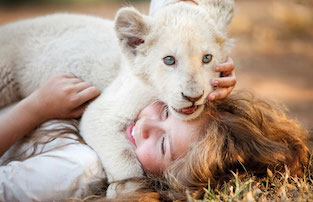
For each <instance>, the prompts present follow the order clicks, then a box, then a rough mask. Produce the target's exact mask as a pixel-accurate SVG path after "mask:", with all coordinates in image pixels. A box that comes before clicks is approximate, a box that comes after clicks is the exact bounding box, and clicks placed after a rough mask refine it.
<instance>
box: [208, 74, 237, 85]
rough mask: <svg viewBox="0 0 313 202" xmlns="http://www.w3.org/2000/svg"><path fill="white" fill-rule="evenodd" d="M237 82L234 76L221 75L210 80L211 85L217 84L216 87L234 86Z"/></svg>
mask: <svg viewBox="0 0 313 202" xmlns="http://www.w3.org/2000/svg"><path fill="white" fill-rule="evenodd" d="M236 83H237V80H236V77H234V76H232V77H222V78H216V79H213V80H212V81H211V85H212V86H218V87H231V86H235V85H236Z"/></svg>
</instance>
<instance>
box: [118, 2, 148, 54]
mask: <svg viewBox="0 0 313 202" xmlns="http://www.w3.org/2000/svg"><path fill="white" fill-rule="evenodd" d="M115 31H116V34H117V37H118V39H119V41H120V43H121V46H122V48H123V49H124V51H126V52H127V53H130V54H133V55H136V48H137V46H139V45H141V44H143V43H144V42H145V36H146V35H147V34H148V33H149V25H148V22H147V17H144V16H143V15H142V14H141V13H139V12H138V11H137V10H136V9H134V8H131V7H128V8H122V9H120V10H119V11H118V13H117V17H116V18H115Z"/></svg>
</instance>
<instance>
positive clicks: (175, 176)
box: [100, 92, 310, 201]
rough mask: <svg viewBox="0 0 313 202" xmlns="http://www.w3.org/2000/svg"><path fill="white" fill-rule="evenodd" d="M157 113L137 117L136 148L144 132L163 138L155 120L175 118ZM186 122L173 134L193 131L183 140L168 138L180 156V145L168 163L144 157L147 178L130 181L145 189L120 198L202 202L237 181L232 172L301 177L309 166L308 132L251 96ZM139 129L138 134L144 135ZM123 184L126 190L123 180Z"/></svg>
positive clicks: (211, 106)
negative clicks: (208, 192) (195, 200)
mask: <svg viewBox="0 0 313 202" xmlns="http://www.w3.org/2000/svg"><path fill="white" fill-rule="evenodd" d="M145 110H146V109H145ZM145 110H144V111H145ZM154 110H155V114H154V115H155V116H152V118H151V117H150V118H148V117H145V114H140V115H139V120H138V121H137V123H136V128H135V133H134V137H135V140H136V141H135V143H136V144H137V142H139V146H137V148H136V150H140V149H139V148H140V147H142V145H141V144H142V143H141V141H142V139H144V138H148V135H147V134H146V133H148V134H149V138H150V139H153V138H157V137H159V138H160V136H161V137H162V135H160V134H162V133H158V132H157V128H158V125H155V120H157V121H156V122H157V123H158V121H160V122H164V120H166V121H170V119H171V118H172V117H171V114H168V113H164V112H162V108H157V106H155V107H154ZM158 110H159V111H158ZM141 113H144V112H141ZM150 114H152V113H150ZM158 114H159V118H157V117H158ZM143 118H144V120H142V119H143ZM145 119H148V120H145ZM149 120H150V122H149ZM153 120H154V121H153ZM138 122H139V123H138ZM148 123H150V124H153V125H152V126H153V127H152V126H151V125H150V130H149V131H147V129H146V126H147V124H148ZM188 124H190V125H191V126H192V127H191V128H192V130H191V128H184V127H182V126H179V130H178V131H175V132H183V131H184V132H183V133H184V134H185V133H188V132H189V135H187V136H184V135H183V138H182V139H179V137H178V136H180V135H177V136H175V135H173V134H169V135H166V137H170V138H169V139H171V138H172V140H171V141H172V142H174V143H176V145H178V147H179V148H178V150H179V154H180V155H179V156H178V157H177V156H176V155H177V154H176V153H175V151H177V147H176V148H175V150H174V154H170V156H171V157H173V156H174V159H175V160H171V161H170V162H171V163H169V164H168V161H167V158H166V155H165V159H163V160H162V161H161V162H163V164H160V163H159V161H158V160H157V159H158V158H154V159H156V160H154V162H152V159H150V161H144V160H146V159H145V158H143V160H141V162H144V163H146V166H147V168H148V169H146V173H147V177H145V178H142V179H132V180H133V181H137V182H141V183H142V188H141V190H138V191H137V192H136V193H132V194H129V195H124V196H119V197H120V199H121V200H126V199H127V200H133V201H140V200H146V201H148V200H152V199H158V200H161V201H174V200H182V201H186V200H187V193H189V194H190V195H191V196H193V197H195V198H199V199H201V198H202V197H203V196H204V194H205V190H204V189H205V188H207V187H208V185H210V187H211V188H213V187H214V186H215V185H217V184H223V182H224V181H225V180H227V179H229V178H231V177H233V175H232V172H238V174H239V175H241V174H244V173H246V172H253V173H254V174H256V175H257V176H264V175H266V174H267V169H271V170H272V171H273V172H274V171H281V172H282V171H284V169H285V167H284V166H285V165H286V166H287V167H288V169H289V171H290V174H291V175H292V176H295V175H297V176H298V177H301V176H303V175H304V170H305V169H307V168H308V165H309V159H310V152H309V150H308V148H307V146H306V145H305V142H306V138H307V135H308V134H307V131H306V130H304V129H303V128H302V127H301V126H300V125H299V124H298V123H297V122H296V121H294V120H292V119H289V118H287V117H286V114H285V112H284V110H282V109H281V108H280V107H279V106H275V105H273V104H269V103H267V102H266V101H264V100H260V99H256V98H254V97H253V96H252V95H251V94H249V93H245V92H239V93H238V92H237V93H234V94H232V95H230V96H229V97H228V98H226V99H223V100H216V101H214V102H209V103H208V104H207V106H206V108H205V111H204V112H203V113H202V114H201V116H200V117H198V118H197V119H196V120H194V121H192V122H191V123H188ZM161 125H162V124H161ZM138 128H139V129H138ZM159 130H160V128H159ZM136 131H140V134H141V137H138V134H137V132H136ZM176 138H178V139H176ZM165 139H166V138H165ZM146 141H148V140H146ZM150 141H153V140H150ZM166 141H168V140H165V142H166ZM185 141H187V142H188V143H186V142H185ZM162 142H163V141H162ZM164 145H166V146H165V148H164V151H166V152H165V153H168V152H167V151H168V150H170V152H169V153H172V150H171V144H168V143H164ZM137 155H138V158H139V159H140V158H141V157H140V155H141V153H140V151H139V152H138V151H137ZM176 157H177V158H176ZM149 166H152V167H149ZM120 184H121V186H122V185H123V182H120ZM147 197H151V198H150V199H147ZM100 201H101V200H100Z"/></svg>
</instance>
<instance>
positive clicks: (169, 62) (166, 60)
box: [163, 56, 175, 65]
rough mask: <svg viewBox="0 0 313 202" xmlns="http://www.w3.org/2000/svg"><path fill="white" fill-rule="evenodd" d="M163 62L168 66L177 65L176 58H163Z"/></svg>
mask: <svg viewBox="0 0 313 202" xmlns="http://www.w3.org/2000/svg"><path fill="white" fill-rule="evenodd" d="M163 62H164V64H166V65H174V64H175V58H174V57H173V56H166V57H165V58H163Z"/></svg>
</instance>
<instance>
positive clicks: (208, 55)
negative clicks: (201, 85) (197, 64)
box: [202, 54, 213, 64]
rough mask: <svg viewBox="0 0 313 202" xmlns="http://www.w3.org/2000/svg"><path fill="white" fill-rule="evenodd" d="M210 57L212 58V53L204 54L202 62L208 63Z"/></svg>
mask: <svg viewBox="0 0 313 202" xmlns="http://www.w3.org/2000/svg"><path fill="white" fill-rule="evenodd" d="M212 58H213V55H211V54H206V55H205V56H203V58H202V62H203V63H204V64H208V63H210V62H211V60H212Z"/></svg>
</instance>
